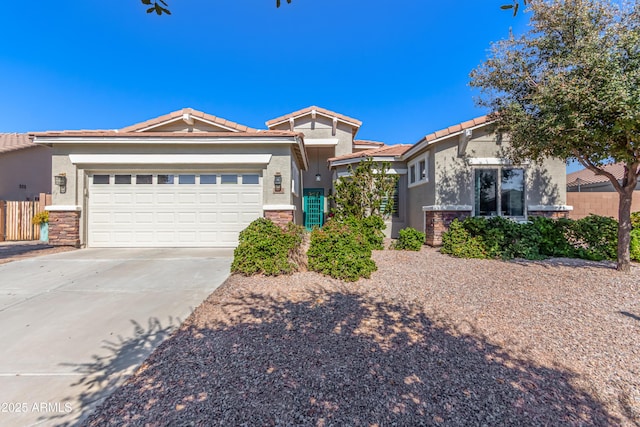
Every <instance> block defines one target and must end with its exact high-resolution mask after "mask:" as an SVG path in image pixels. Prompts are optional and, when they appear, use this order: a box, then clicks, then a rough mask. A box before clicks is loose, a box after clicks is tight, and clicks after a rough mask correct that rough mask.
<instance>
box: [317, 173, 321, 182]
mask: <svg viewBox="0 0 640 427" xmlns="http://www.w3.org/2000/svg"><path fill="white" fill-rule="evenodd" d="M320 181H322V175H320V174H319V173H317V174H316V182H320Z"/></svg>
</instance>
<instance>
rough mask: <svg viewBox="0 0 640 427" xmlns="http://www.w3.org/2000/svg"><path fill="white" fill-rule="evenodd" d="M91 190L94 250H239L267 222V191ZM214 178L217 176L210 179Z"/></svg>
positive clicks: (207, 187)
mask: <svg viewBox="0 0 640 427" xmlns="http://www.w3.org/2000/svg"><path fill="white" fill-rule="evenodd" d="M158 174H168V175H172V171H169V172H158V173H157V174H155V173H154V174H153V175H154V177H153V180H152V183H150V184H145V185H136V184H132V185H127V184H115V183H114V180H113V177H112V179H111V183H110V184H96V185H93V184H91V182H92V181H91V179H92V178H91V177H90V184H89V209H88V235H89V246H96V247H179V246H183V247H195V246H205V247H216V246H218V247H220V246H226V247H229V246H236V245H237V244H238V234H239V232H240V231H242V230H243V229H244V228H245V227H246V226H247V225H248V224H249V223H250V222H251V221H253V220H255V219H256V218H259V217H261V216H262V186H261V185H251V186H248V185H242V184H233V183H231V184H224V185H222V184H220V183H213V184H211V183H208V184H200V180H199V179H196V184H189V185H185V184H178V183H176V184H158V177H157V175H158ZM211 174H214V173H211Z"/></svg>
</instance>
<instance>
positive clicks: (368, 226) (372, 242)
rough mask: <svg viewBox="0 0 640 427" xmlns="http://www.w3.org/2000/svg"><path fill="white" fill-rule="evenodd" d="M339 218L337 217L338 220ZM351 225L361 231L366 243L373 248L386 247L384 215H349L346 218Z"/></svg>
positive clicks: (356, 230)
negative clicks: (358, 216) (359, 216)
mask: <svg viewBox="0 0 640 427" xmlns="http://www.w3.org/2000/svg"><path fill="white" fill-rule="evenodd" d="M337 220H338V219H336V221H337ZM344 222H345V223H346V224H347V225H349V227H350V228H351V229H352V230H353V231H355V232H357V233H360V234H361V235H362V237H363V241H364V243H365V244H366V245H367V246H369V248H370V249H371V250H382V249H384V245H383V243H384V233H383V232H382V230H384V229H385V228H386V227H387V226H386V225H385V223H384V220H383V219H382V217H379V216H377V215H371V216H368V217H365V218H362V219H358V218H355V217H349V218H347V219H345V220H344Z"/></svg>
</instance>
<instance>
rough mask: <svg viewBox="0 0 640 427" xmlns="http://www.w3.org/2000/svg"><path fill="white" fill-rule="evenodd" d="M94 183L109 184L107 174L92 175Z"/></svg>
mask: <svg viewBox="0 0 640 427" xmlns="http://www.w3.org/2000/svg"><path fill="white" fill-rule="evenodd" d="M93 183H94V184H100V185H102V184H109V175H93Z"/></svg>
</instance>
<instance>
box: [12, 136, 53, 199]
mask: <svg viewBox="0 0 640 427" xmlns="http://www.w3.org/2000/svg"><path fill="white" fill-rule="evenodd" d="M49 192H51V148H48V147H45V146H42V145H38V144H34V143H33V141H31V139H29V135H28V134H26V133H0V200H13V201H23V200H36V199H37V198H38V197H39V196H40V193H49Z"/></svg>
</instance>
